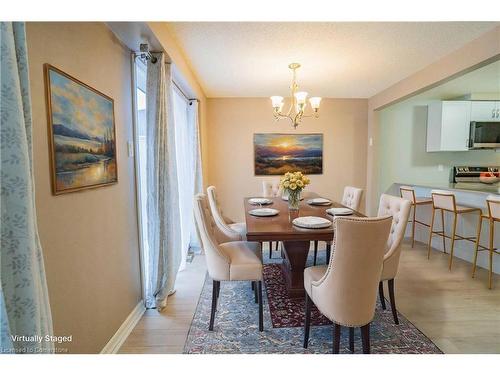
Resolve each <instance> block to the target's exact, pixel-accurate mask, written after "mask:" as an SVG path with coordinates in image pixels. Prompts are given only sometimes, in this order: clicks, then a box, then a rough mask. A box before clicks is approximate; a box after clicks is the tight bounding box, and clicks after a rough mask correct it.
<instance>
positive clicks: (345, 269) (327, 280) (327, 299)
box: [312, 216, 392, 327]
mask: <svg viewBox="0 0 500 375" xmlns="http://www.w3.org/2000/svg"><path fill="white" fill-rule="evenodd" d="M391 223H392V218H391V217H390V216H385V217H372V218H365V217H363V218H361V217H338V218H336V219H335V237H336V239H335V252H334V253H333V256H332V258H331V259H330V264H329V265H328V269H327V272H326V273H325V275H324V276H323V277H322V279H321V280H319V281H317V282H315V283H314V284H313V287H312V298H313V300H314V303H315V304H316V306H317V307H318V309H319V310H320V311H321V312H322V313H323V314H324V315H325V316H326V317H328V318H329V319H330V320H332V321H333V322H336V323H338V324H340V325H343V326H349V327H360V326H363V325H365V324H368V323H369V322H371V321H372V319H373V315H374V313H375V302H376V298H377V288H378V284H379V281H380V274H381V270H382V262H383V258H384V252H385V249H386V246H387V237H388V235H389V231H390V229H391Z"/></svg>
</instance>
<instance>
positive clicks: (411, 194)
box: [399, 186, 417, 204]
mask: <svg viewBox="0 0 500 375" xmlns="http://www.w3.org/2000/svg"><path fill="white" fill-rule="evenodd" d="M399 194H401V198H404V199H406V200H409V201H410V202H411V203H413V204H415V203H417V197H416V196H415V189H413V188H412V187H411V186H400V187H399Z"/></svg>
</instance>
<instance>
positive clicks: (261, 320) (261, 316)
mask: <svg viewBox="0 0 500 375" xmlns="http://www.w3.org/2000/svg"><path fill="white" fill-rule="evenodd" d="M257 289H259V331H260V332H262V331H263V330H264V311H263V308H262V281H260V280H259V281H257Z"/></svg>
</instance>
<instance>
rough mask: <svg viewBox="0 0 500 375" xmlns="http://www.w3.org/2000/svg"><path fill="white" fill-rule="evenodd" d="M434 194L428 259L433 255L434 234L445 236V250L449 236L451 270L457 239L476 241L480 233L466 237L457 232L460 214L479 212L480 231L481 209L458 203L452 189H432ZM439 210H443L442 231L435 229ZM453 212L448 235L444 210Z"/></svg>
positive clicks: (479, 223)
mask: <svg viewBox="0 0 500 375" xmlns="http://www.w3.org/2000/svg"><path fill="white" fill-rule="evenodd" d="M431 195H432V219H431V229H430V233H429V245H428V250H427V259H429V258H430V256H431V243H432V235H437V236H441V237H442V238H443V250H444V252H446V247H445V245H446V242H445V241H446V238H448V239H449V240H450V241H451V250H450V262H449V269H450V270H451V265H452V263H453V250H454V248H455V241H457V240H465V241H469V242H472V243H475V242H476V240H477V237H478V235H476V236H472V237H464V236H461V235H458V234H457V219H458V216H459V215H463V214H469V213H475V214H479V220H478V231H477V233H479V230H480V229H481V226H480V225H481V214H482V213H481V209H479V208H477V207H466V206H459V205H457V203H456V200H455V194H453V193H452V192H451V191H446V190H432V191H431ZM437 210H440V211H441V221H442V225H443V230H441V231H435V230H434V216H435V213H436V211H437ZM445 211H447V212H451V213H452V214H453V224H452V226H451V236H447V235H446V231H445V223H444V212H445Z"/></svg>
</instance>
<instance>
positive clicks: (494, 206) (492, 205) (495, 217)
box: [472, 194, 500, 289]
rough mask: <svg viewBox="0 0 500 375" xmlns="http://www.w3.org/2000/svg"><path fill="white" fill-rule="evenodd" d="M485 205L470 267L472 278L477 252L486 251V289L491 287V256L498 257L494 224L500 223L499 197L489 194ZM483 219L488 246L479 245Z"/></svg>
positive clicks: (499, 252)
mask: <svg viewBox="0 0 500 375" xmlns="http://www.w3.org/2000/svg"><path fill="white" fill-rule="evenodd" d="M486 205H487V206H488V215H483V214H481V218H480V219H479V230H478V232H477V240H476V251H475V253H474V265H473V266H472V278H474V276H475V275H476V267H477V254H478V252H479V251H488V253H489V254H488V255H489V257H488V259H489V272H488V288H489V289H491V288H492V285H493V255H500V251H498V249H497V248H495V246H494V241H495V223H496V222H499V221H500V196H499V195H493V194H490V195H488V196H487V197H486ZM483 219H485V220H488V224H489V230H490V233H489V241H488V246H481V245H480V238H481V228H482V222H483Z"/></svg>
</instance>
